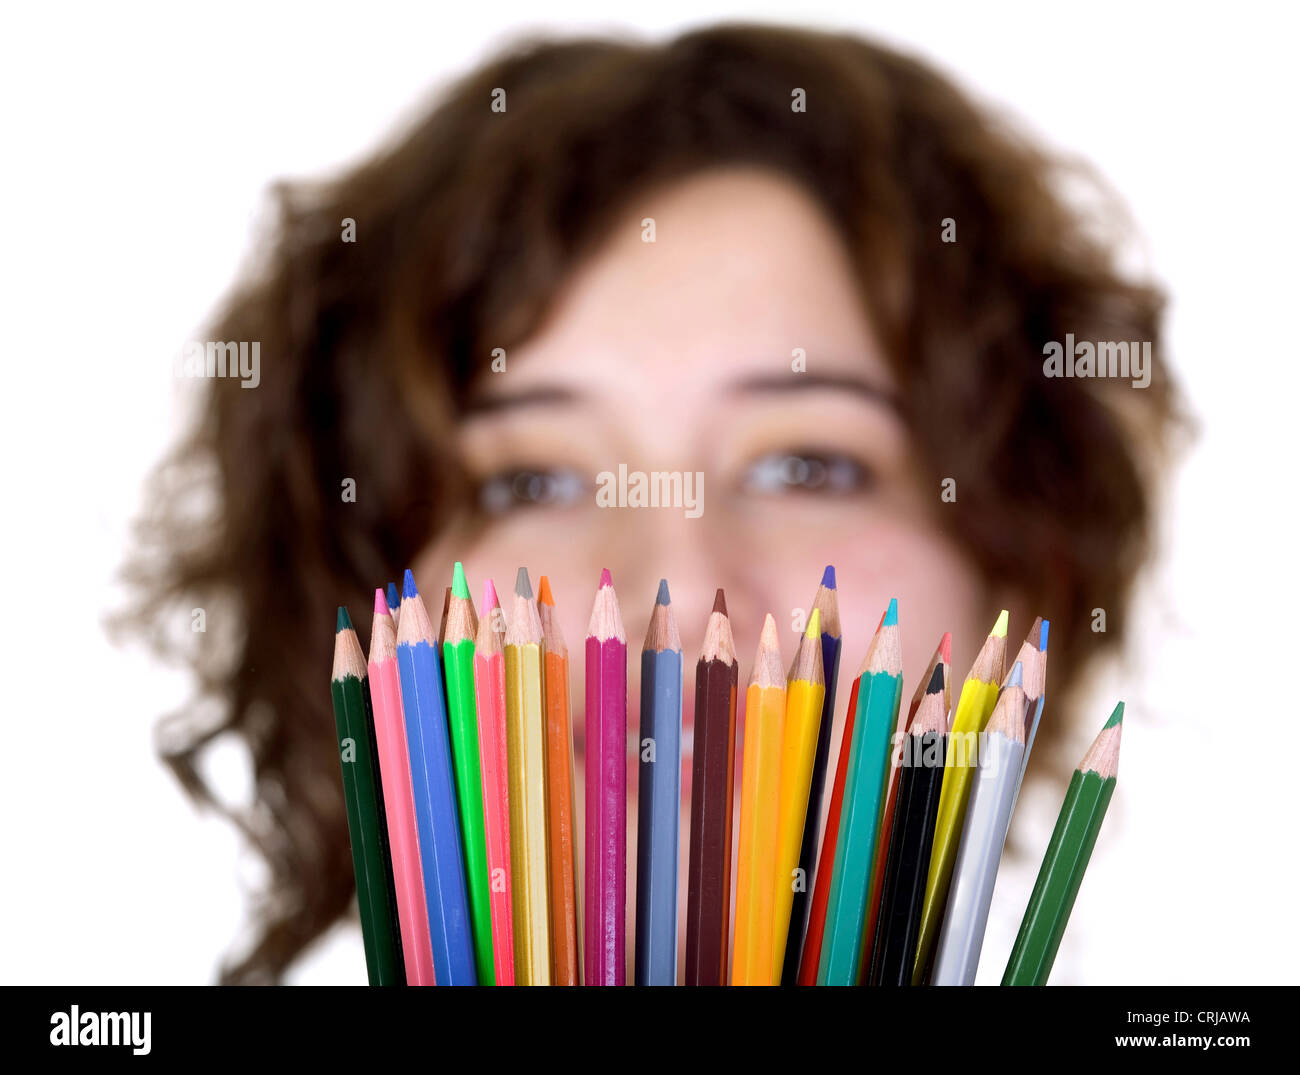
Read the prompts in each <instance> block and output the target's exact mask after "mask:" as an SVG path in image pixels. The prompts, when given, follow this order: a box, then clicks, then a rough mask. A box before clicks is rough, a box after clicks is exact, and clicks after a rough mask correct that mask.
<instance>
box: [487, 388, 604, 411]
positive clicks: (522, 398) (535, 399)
mask: <svg viewBox="0 0 1300 1075" xmlns="http://www.w3.org/2000/svg"><path fill="white" fill-rule="evenodd" d="M581 399H582V395H581V393H579V392H577V391H575V390H574V389H572V388H563V387H560V386H558V385H552V386H541V387H538V388H527V389H523V390H522V391H519V392H498V393H494V394H492V395H484V396H472V397H471V398H470V399H468V400H466V402H465V406H464V413H465V414H466V415H482V414H499V413H500V412H502V411H514V410H519V409H521V408H523V407H562V406H571V405H572V404H574V403H577V402H579V401H580V400H581Z"/></svg>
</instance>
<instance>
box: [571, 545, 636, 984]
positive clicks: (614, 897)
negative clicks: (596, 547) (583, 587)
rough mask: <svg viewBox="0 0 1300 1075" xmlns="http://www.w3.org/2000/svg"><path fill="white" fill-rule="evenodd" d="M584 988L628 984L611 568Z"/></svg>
mask: <svg viewBox="0 0 1300 1075" xmlns="http://www.w3.org/2000/svg"><path fill="white" fill-rule="evenodd" d="M586 674H587V693H586V716H587V751H586V759H587V764H586V790H587V807H586V817H587V833H586V851H587V854H586V868H585V874H586V882H587V883H586V892H585V894H584V896H585V903H584V907H585V912H586V913H585V914H584V915H583V923H582V927H583V941H584V943H583V951H582V962H583V983H584V984H586V985H623V984H624V981H625V978H626V974H627V968H626V952H625V948H624V936H625V927H624V914H625V907H626V903H627V635H626V634H625V633H624V631H623V617H622V616H621V615H620V613H619V609H618V597H617V596H616V595H615V594H614V582H613V580H612V579H611V578H610V574H609V569H608V568H606V569H605V570H604V571H602V572H601V573H600V589H598V590H597V591H596V601H595V604H594V605H593V606H592V610H591V623H590V624H589V625H588V627H587V667H586Z"/></svg>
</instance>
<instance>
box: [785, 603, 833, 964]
mask: <svg viewBox="0 0 1300 1075" xmlns="http://www.w3.org/2000/svg"><path fill="white" fill-rule="evenodd" d="M821 630H822V626H821V611H820V610H819V609H816V608H814V609H813V610H812V616H811V617H810V618H809V620H808V628H807V630H805V631H804V633H803V638H802V639H800V641H799V648H798V650H796V651H795V655H794V663H793V664H792V665H791V666H790V682H789V685H788V686H787V687H786V697H785V747H784V749H783V750H782V752H781V792H780V799H779V805H778V808H777V816H778V827H777V842H776V848H777V850H776V854H777V861H776V876H775V877H774V878H773V881H774V884H773V889H772V899H773V911H772V915H773V917H772V981H773V982H774V983H775V982H779V981H780V980H781V970H782V967H783V965H784V963H785V942H786V935H787V934H788V933H789V931H790V909H791V907H792V906H793V905H794V890H795V885H796V884H799V885H802V889H801V891H804V892H806V891H807V890H808V878H806V877H796V875H795V874H796V871H797V870H798V868H799V851H800V849H801V848H802V847H803V828H804V819H805V818H806V816H807V813H808V789H809V788H810V787H811V786H812V771H813V762H814V761H815V760H816V757H817V733H818V731H819V730H820V728H821V722H822V702H823V701H824V699H825V697H826V672H825V670H824V668H823V667H822V639H821Z"/></svg>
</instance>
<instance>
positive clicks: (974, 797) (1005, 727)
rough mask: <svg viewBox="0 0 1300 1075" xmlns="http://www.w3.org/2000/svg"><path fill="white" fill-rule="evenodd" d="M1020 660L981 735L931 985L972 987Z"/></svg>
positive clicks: (1015, 769) (1007, 818)
mask: <svg viewBox="0 0 1300 1075" xmlns="http://www.w3.org/2000/svg"><path fill="white" fill-rule="evenodd" d="M1023 676H1024V671H1023V668H1022V666H1021V664H1020V662H1019V661H1017V662H1016V664H1015V666H1014V667H1013V668H1012V669H1011V674H1010V675H1009V676H1007V681H1006V683H1004V684H1003V686H1002V693H1001V694H999V695H998V702H997V706H996V707H995V708H994V710H993V716H992V717H990V718H989V723H988V727H987V729H986V730H985V733H984V735H982V736H981V737H980V744H979V775H978V776H977V777H976V778H975V786H974V787H973V788H972V789H971V797H970V806H969V808H968V809H967V811H966V821H965V824H964V825H963V827H962V834H961V844H960V845H959V847H958V850H957V861H956V863H955V864H954V866H953V871H952V889H951V892H950V893H949V896H948V911H947V914H946V915H945V916H944V920H943V928H942V929H941V930H940V933H939V945H938V948H937V950H936V953H935V960H934V971H933V973H932V974H931V977H930V983H931V984H932V985H973V984H974V982H975V970H976V968H977V967H978V966H979V961H980V949H981V948H983V946H984V931H985V929H986V928H987V926H988V920H989V905H990V904H991V903H992V902H993V885H994V882H995V881H996V880H997V877H998V865H999V863H1000V862H1001V861H1002V848H1003V845H1004V844H1005V843H1006V839H1007V829H1008V827H1009V826H1010V824H1011V811H1012V810H1013V809H1014V808H1015V799H1016V793H1017V791H1019V788H1020V773H1021V761H1022V760H1023V758H1024V754H1025V715H1026V711H1027V709H1028V701H1027V699H1026V697H1025V689H1024V683H1023Z"/></svg>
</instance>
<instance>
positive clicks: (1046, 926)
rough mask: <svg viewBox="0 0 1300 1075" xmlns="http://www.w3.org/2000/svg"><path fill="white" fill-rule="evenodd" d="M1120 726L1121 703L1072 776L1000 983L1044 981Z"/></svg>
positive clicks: (1095, 822) (1087, 849)
mask: <svg viewBox="0 0 1300 1075" xmlns="http://www.w3.org/2000/svg"><path fill="white" fill-rule="evenodd" d="M1123 730H1124V703H1123V702H1120V703H1119V705H1117V706H1116V707H1115V712H1113V713H1112V714H1111V715H1110V720H1108V721H1106V726H1105V727H1104V728H1102V730H1101V732H1100V734H1099V735H1098V736H1097V738H1096V739H1095V740H1094V741H1093V744H1092V746H1091V747H1089V748H1088V753H1087V754H1085V755H1084V756H1083V761H1081V762H1079V767H1078V768H1077V769H1076V770H1075V771H1074V775H1073V776H1072V777H1070V787H1069V790H1068V791H1066V793H1065V802H1064V803H1063V804H1062V805H1061V813H1060V815H1059V816H1058V817H1057V819H1056V829H1055V831H1054V832H1053V833H1052V840H1051V843H1049V844H1048V845H1047V854H1045V855H1044V856H1043V865H1042V867H1041V868H1040V869H1039V871H1038V880H1037V881H1035V882H1034V891H1033V893H1032V894H1031V895H1030V897H1029V906H1028V907H1026V908H1025V917H1024V919H1023V920H1022V921H1021V923H1020V933H1019V935H1018V936H1017V937H1016V943H1015V946H1014V947H1013V948H1012V949H1011V958H1010V959H1009V960H1008V961H1007V969H1006V973H1005V974H1003V975H1002V984H1003V985H1046V984H1047V977H1048V975H1050V974H1051V973H1052V963H1053V961H1055V959H1056V950H1057V949H1058V948H1059V947H1060V946H1061V937H1062V935H1063V934H1064V933H1065V926H1066V923H1067V922H1069V921H1070V912H1071V911H1072V910H1073V909H1074V899H1075V897H1076V896H1077V895H1078V894H1079V885H1080V883H1081V882H1082V881H1083V874H1084V871H1085V870H1087V868H1088V860H1089V859H1090V858H1091V857H1092V848H1093V845H1094V844H1096V842H1097V834H1098V833H1099V832H1100V831H1101V823H1102V820H1103V819H1104V818H1105V817H1106V807H1107V806H1109V805H1110V797H1111V795H1112V793H1113V792H1114V791H1115V775H1116V773H1117V772H1118V771H1119V740H1120V733H1121V732H1122V731H1123Z"/></svg>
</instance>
